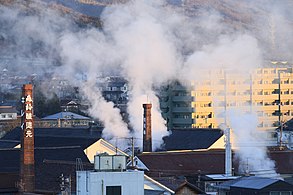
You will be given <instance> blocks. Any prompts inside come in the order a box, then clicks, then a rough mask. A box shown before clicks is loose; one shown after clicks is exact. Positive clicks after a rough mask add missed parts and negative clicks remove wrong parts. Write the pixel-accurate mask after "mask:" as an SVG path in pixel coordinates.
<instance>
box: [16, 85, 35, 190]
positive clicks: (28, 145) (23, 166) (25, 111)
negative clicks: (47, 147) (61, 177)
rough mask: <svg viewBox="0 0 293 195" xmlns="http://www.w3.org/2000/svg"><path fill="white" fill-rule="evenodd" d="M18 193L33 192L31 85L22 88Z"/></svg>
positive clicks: (33, 161)
mask: <svg viewBox="0 0 293 195" xmlns="http://www.w3.org/2000/svg"><path fill="white" fill-rule="evenodd" d="M22 103H23V107H22V112H21V117H22V122H21V128H22V137H21V157H20V161H21V162H20V191H21V192H34V191H35V158H34V120H33V85H32V84H26V85H23V87H22Z"/></svg>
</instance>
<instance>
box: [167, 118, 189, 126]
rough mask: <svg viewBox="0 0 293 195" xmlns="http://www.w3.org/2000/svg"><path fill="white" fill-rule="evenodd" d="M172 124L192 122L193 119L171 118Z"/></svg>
mask: <svg viewBox="0 0 293 195" xmlns="http://www.w3.org/2000/svg"><path fill="white" fill-rule="evenodd" d="M172 122H173V124H180V125H181V124H190V125H191V124H192V123H193V120H192V118H173V120H172Z"/></svg>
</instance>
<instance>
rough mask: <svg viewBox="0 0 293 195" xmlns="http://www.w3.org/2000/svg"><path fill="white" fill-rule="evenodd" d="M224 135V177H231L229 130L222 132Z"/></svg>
mask: <svg viewBox="0 0 293 195" xmlns="http://www.w3.org/2000/svg"><path fill="white" fill-rule="evenodd" d="M224 134H225V175H226V176H228V177H229V176H232V149H231V142H230V128H229V127H227V128H226V129H225V130H224Z"/></svg>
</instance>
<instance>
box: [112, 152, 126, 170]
mask: <svg viewBox="0 0 293 195" xmlns="http://www.w3.org/2000/svg"><path fill="white" fill-rule="evenodd" d="M113 169H114V170H117V171H118V170H121V171H123V170H126V156H123V155H115V156H113Z"/></svg>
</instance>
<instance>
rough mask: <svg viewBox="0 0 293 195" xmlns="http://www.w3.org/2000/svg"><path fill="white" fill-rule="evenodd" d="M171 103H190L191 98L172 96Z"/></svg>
mask: <svg viewBox="0 0 293 195" xmlns="http://www.w3.org/2000/svg"><path fill="white" fill-rule="evenodd" d="M172 101H174V102H192V101H193V97H192V96H173V97H172Z"/></svg>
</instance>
